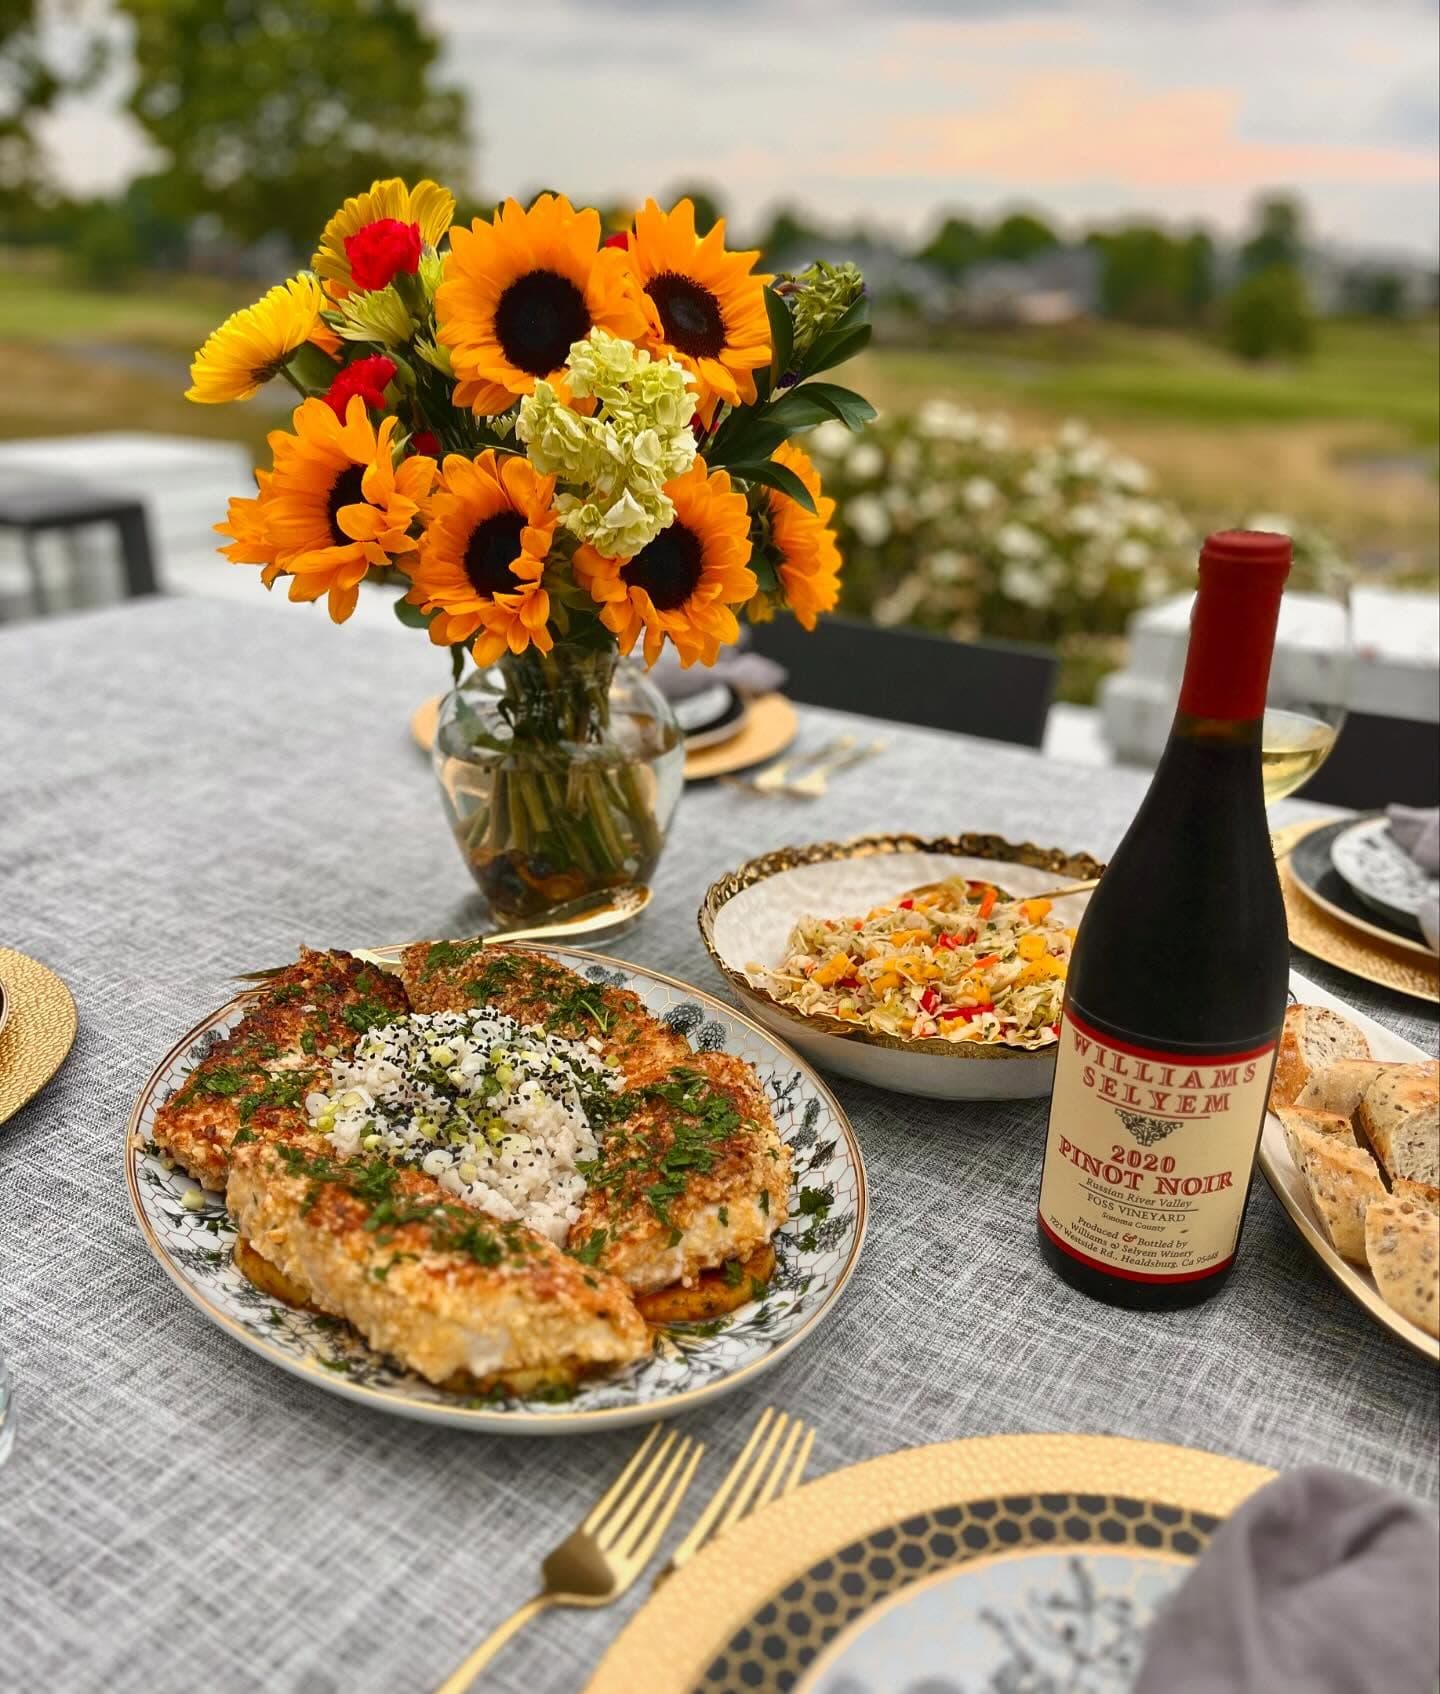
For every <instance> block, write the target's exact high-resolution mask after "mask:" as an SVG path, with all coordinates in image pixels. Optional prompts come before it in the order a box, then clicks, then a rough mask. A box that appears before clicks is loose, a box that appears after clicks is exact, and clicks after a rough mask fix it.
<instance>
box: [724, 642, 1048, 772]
mask: <svg viewBox="0 0 1440 1694" xmlns="http://www.w3.org/2000/svg"><path fill="white" fill-rule="evenodd" d="M750 637H751V646H752V647H753V648H754V649H755V651H756V652H757V653H764V654H765V655H766V656H767V657H768V658H771V659H774V660H775V661H776V663H777V664H781V665H784V667H785V669H786V670H787V671H788V672H789V673H790V680H789V682H788V684H787V685H786V688H785V692H786V693H787V694H788V695H789V697H790V698H791V699H792V700H795V701H797V702H799V703H800V704H801V705H805V706H833V707H835V708H837V709H839V710H841V711H851V712H865V713H867V714H869V715H870V716H872V717H878V718H888V719H889V720H890V721H891V722H894V723H913V724H921V725H923V726H924V727H925V728H927V729H950V730H956V731H958V732H959V733H960V734H962V735H979V736H984V737H985V738H986V739H988V740H991V741H1013V742H1016V743H1018V744H1019V745H1020V746H1022V747H1038V746H1039V745H1040V741H1041V738H1042V736H1043V735H1044V733H1045V719H1046V717H1047V716H1048V714H1049V711H1050V701H1051V698H1052V696H1053V694H1054V692H1055V673H1056V670H1057V668H1058V666H1057V663H1056V659H1055V655H1054V654H1053V653H1050V652H1047V651H1046V650H1045V649H1044V648H1041V647H1021V646H1011V645H1009V644H1007V643H1003V642H998V641H978V642H969V641H951V640H949V639H948V638H947V637H945V636H943V635H930V634H927V633H925V632H924V631H921V630H914V629H881V628H879V627H878V626H877V625H875V624H869V623H861V622H859V621H858V620H857V619H854V618H821V620H820V622H819V624H818V626H817V627H816V629H815V630H814V632H813V633H809V634H807V633H806V631H805V630H803V629H802V628H801V627H800V626H799V624H797V623H796V622H795V621H794V619H793V618H789V617H779V618H776V619H775V621H774V622H773V623H763V624H755V625H754V626H753V627H752V628H751V630H750Z"/></svg>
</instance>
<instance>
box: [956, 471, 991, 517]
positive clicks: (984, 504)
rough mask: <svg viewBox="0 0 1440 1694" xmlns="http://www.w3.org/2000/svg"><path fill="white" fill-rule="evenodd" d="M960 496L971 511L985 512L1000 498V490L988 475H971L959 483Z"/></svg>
mask: <svg viewBox="0 0 1440 1694" xmlns="http://www.w3.org/2000/svg"><path fill="white" fill-rule="evenodd" d="M960 498H961V499H962V500H963V501H964V502H965V504H966V505H967V506H968V507H969V508H970V510H971V511H972V512H987V511H989V509H990V508H991V507H992V506H993V505H994V504H995V502H996V501H997V500H998V499H999V498H1000V491H999V490H998V489H997V488H996V486H995V484H994V483H993V482H991V480H990V479H989V477H988V476H972V477H968V478H967V479H966V480H965V482H963V483H962V484H961V485H960Z"/></svg>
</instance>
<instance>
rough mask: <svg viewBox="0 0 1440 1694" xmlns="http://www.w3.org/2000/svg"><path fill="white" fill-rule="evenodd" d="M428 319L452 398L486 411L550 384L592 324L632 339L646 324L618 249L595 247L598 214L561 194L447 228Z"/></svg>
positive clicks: (514, 203) (597, 243)
mask: <svg viewBox="0 0 1440 1694" xmlns="http://www.w3.org/2000/svg"><path fill="white" fill-rule="evenodd" d="M435 317H436V321H437V323H438V324H439V326H440V327H439V331H438V334H437V339H438V340H439V341H440V342H441V343H442V345H444V346H445V347H447V348H448V349H449V350H450V363H451V364H452V366H453V367H454V370H455V374H456V376H457V377H458V378H459V381H458V383H457V384H456V388H455V404H456V405H457V406H470V407H473V408H474V410H475V411H476V412H479V413H481V414H482V415H484V416H487V417H488V416H493V415H494V414H495V413H496V412H503V411H505V410H506V408H507V407H509V406H511V405H512V404H513V403H514V401H515V400H516V399H517V398H518V397H519V396H520V395H523V394H533V393H534V392H535V384H536V382H537V381H538V380H539V379H540V378H542V377H544V378H548V379H550V380H551V381H556V380H557V379H558V377H559V375H560V371H561V367H562V366H563V365H564V363H565V360H566V358H567V357H568V355H569V352H570V346H571V343H572V342H575V341H579V340H581V339H582V338H583V337H584V336H586V335H588V334H589V333H590V331H591V330H592V329H593V328H594V327H595V326H596V325H597V324H598V325H599V326H600V328H601V329H608V330H609V331H610V332H611V334H612V335H618V336H620V337H622V338H623V339H625V340H627V341H636V340H638V339H639V338H640V336H641V334H642V333H643V332H644V330H645V323H646V320H645V312H644V309H643V307H642V306H641V303H640V300H639V298H638V297H637V295H636V292H635V284H634V280H633V278H632V277H631V274H630V268H629V265H628V263H627V261H626V255H625V254H624V252H622V251H621V250H619V249H618V248H613V247H606V248H603V249H602V247H601V245H600V214H599V213H598V212H594V211H583V212H577V211H576V210H575V209H574V207H573V206H572V205H571V204H570V202H569V201H568V200H567V199H566V198H565V196H564V195H563V194H560V195H551V194H542V195H541V196H540V197H539V199H538V200H536V202H535V204H534V205H533V206H532V207H531V208H530V209H529V211H526V210H525V209H524V207H522V206H521V205H520V204H519V203H518V202H517V201H515V200H507V201H506V202H505V204H504V206H503V207H501V209H500V211H499V212H498V213H497V214H496V216H495V218H494V220H493V222H489V223H487V222H486V221H485V219H483V218H476V220H475V221H474V223H473V224H471V226H470V228H469V229H461V228H459V227H457V228H455V229H452V230H451V232H450V255H449V257H448V258H447V259H446V261H445V278H444V281H443V282H442V283H441V284H440V286H439V288H437V289H436V291H435Z"/></svg>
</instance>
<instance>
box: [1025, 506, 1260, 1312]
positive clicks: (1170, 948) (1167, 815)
mask: <svg viewBox="0 0 1440 1694" xmlns="http://www.w3.org/2000/svg"><path fill="white" fill-rule="evenodd" d="M1289 569H1290V542H1289V539H1288V537H1286V536H1283V535H1270V534H1267V533H1264V532H1262V531H1255V530H1227V531H1223V532H1221V533H1219V534H1217V535H1212V536H1210V537H1209V539H1208V540H1207V541H1206V542H1205V545H1204V547H1203V549H1202V550H1201V554H1200V578H1199V591H1198V593H1197V595H1196V598H1195V606H1194V610H1193V612H1192V614H1191V621H1190V648H1189V652H1188V654H1187V656H1186V662H1185V677H1184V682H1183V684H1182V685H1181V690H1180V702H1179V710H1178V711H1177V713H1176V716H1175V721H1174V725H1173V726H1172V728H1171V731H1170V739H1169V742H1168V743H1167V745H1166V748H1165V752H1164V754H1163V755H1162V757H1161V760H1160V763H1159V765H1158V766H1157V768H1156V771H1155V776H1154V779H1153V781H1152V782H1151V784H1150V791H1149V793H1148V794H1147V795H1146V796H1145V799H1144V801H1143V802H1142V804H1141V806H1140V810H1139V812H1138V813H1137V814H1136V816H1135V820H1134V822H1133V823H1132V824H1131V826H1130V828H1129V830H1128V832H1127V833H1126V835H1125V838H1124V840H1123V841H1122V842H1121V843H1120V847H1119V849H1118V850H1117V852H1116V853H1115V856H1114V858H1113V859H1112V860H1111V863H1110V866H1109V868H1108V869H1107V870H1106V872H1105V875H1104V876H1103V877H1102V878H1101V880H1100V886H1099V887H1098V888H1097V889H1096V890H1095V893H1094V894H1093V895H1092V896H1091V899H1090V904H1089V906H1088V908H1087V909H1086V912H1085V916H1084V920H1083V922H1082V923H1081V925H1080V931H1079V934H1078V935H1077V937H1076V941H1075V947H1074V952H1073V956H1072V959H1071V964H1070V973H1069V978H1068V981H1067V983H1066V991H1065V1009H1064V1013H1063V1016H1062V1020H1061V1026H1060V1048H1059V1053H1058V1056H1057V1060H1056V1067H1055V1089H1054V1093H1053V1095H1052V1097H1051V1104H1050V1123H1049V1129H1048V1132H1047V1135H1046V1145H1045V1165H1044V1171H1043V1174H1042V1177H1041V1183H1040V1206H1039V1232H1040V1251H1041V1254H1042V1256H1043V1257H1044V1258H1045V1260H1046V1262H1047V1263H1048V1264H1049V1265H1050V1266H1051V1267H1052V1268H1053V1269H1054V1270H1056V1271H1058V1272H1059V1274H1060V1275H1061V1276H1062V1277H1063V1278H1064V1279H1065V1280H1066V1281H1067V1282H1068V1283H1070V1284H1071V1286H1072V1287H1075V1288H1078V1289H1080V1290H1081V1291H1082V1292H1084V1293H1086V1294H1090V1295H1093V1296H1094V1297H1095V1298H1097V1299H1101V1300H1108V1301H1110V1302H1111V1303H1112V1304H1115V1305H1123V1306H1136V1307H1142V1308H1147V1309H1151V1310H1170V1309H1172V1308H1175V1307H1179V1306H1189V1305H1194V1304H1196V1303H1198V1302H1199V1301H1201V1300H1206V1299H1209V1298H1210V1297H1211V1296H1212V1295H1214V1294H1216V1293H1218V1292H1219V1290H1220V1288H1221V1286H1222V1285H1223V1284H1224V1282H1225V1281H1226V1279H1227V1278H1228V1276H1229V1274H1230V1271H1231V1268H1232V1266H1233V1265H1234V1261H1235V1253H1236V1249H1237V1247H1238V1245H1239V1240H1240V1226H1241V1222H1242V1220H1243V1216H1244V1211H1245V1201H1246V1198H1247V1196H1248V1194H1249V1190H1250V1182H1251V1178H1252V1176H1253V1174H1254V1167H1255V1155H1256V1152H1257V1150H1258V1146H1259V1140H1260V1129H1261V1125H1262V1124H1263V1122H1264V1117H1265V1103H1266V1096H1267V1095H1268V1093H1269V1086H1270V1073H1271V1072H1272V1070H1273V1069H1274V1065H1275V1049H1276V1043H1277V1041H1278V1038H1279V1033H1280V1026H1281V1023H1282V1021H1283V1019H1284V1015H1285V1002H1286V995H1287V990H1288V977H1289V948H1288V942H1287V939H1286V930H1285V907H1284V902H1283V900H1282V899H1281V895H1280V884H1279V879H1278V878H1277V876H1276V872H1275V859H1274V854H1273V852H1272V851H1271V847H1270V835H1269V830H1268V829H1267V827H1266V820H1265V798H1264V791H1263V787H1262V781H1261V720H1262V717H1263V715H1264V710H1265V689H1266V684H1267V681H1268V678H1269V674H1270V659H1271V654H1272V652H1273V650H1274V646H1275V626H1276V623H1277V621H1278V619H1279V614H1280V595H1281V591H1282V589H1283V588H1284V584H1285V578H1286V575H1287V574H1288V572H1289Z"/></svg>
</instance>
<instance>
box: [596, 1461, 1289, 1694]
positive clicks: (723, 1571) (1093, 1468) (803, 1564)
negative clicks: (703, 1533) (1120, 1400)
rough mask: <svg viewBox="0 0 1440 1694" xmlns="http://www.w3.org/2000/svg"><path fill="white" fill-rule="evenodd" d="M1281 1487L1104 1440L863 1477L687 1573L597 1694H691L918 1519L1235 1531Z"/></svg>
mask: <svg viewBox="0 0 1440 1694" xmlns="http://www.w3.org/2000/svg"><path fill="white" fill-rule="evenodd" d="M1273 1475H1274V1472H1273V1471H1268V1470H1263V1469H1262V1468H1261V1467H1260V1466H1259V1465H1247V1464H1242V1463H1241V1462H1240V1461H1239V1460H1238V1459H1225V1458H1221V1457H1220V1456H1219V1455H1218V1454H1215V1453H1202V1452H1198V1451H1196V1450H1194V1449H1192V1448H1186V1447H1167V1446H1161V1445H1159V1444H1157V1443H1154V1442H1149V1441H1128V1440H1124V1439H1121V1438H1120V1437H1117V1436H1104V1435H996V1436H981V1437H978V1438H974V1439H971V1440H966V1441H948V1442H945V1443H943V1444H941V1445H939V1446H934V1447H911V1448H908V1449H907V1450H906V1451H904V1452H900V1453H889V1454H887V1455H886V1456H885V1457H883V1458H879V1459H870V1460H868V1461H867V1462H865V1463H864V1464H858V1465H851V1466H850V1467H849V1468H848V1469H846V1470H841V1471H835V1472H833V1473H832V1474H831V1475H829V1476H824V1477H821V1478H820V1479H819V1481H817V1482H812V1483H808V1484H807V1485H806V1486H805V1487H804V1488H797V1489H796V1490H795V1492H794V1493H793V1494H788V1495H786V1496H785V1497H784V1498H783V1499H781V1500H777V1501H776V1502H775V1503H774V1504H773V1505H769V1506H766V1507H765V1508H764V1510H763V1511H759V1512H756V1513H755V1514H754V1515H753V1516H752V1517H748V1518H746V1519H745V1520H744V1521H743V1522H742V1523H739V1524H736V1525H735V1526H734V1528H732V1529H729V1530H727V1531H726V1533H725V1534H724V1535H723V1536H720V1537H718V1538H717V1540H716V1541H713V1542H711V1543H710V1545H709V1546H707V1547H706V1548H705V1549H704V1551H703V1552H701V1553H700V1554H699V1555H698V1556H697V1557H696V1558H695V1559H694V1560H692V1561H691V1563H689V1564H688V1565H682V1566H681V1568H680V1569H679V1570H678V1571H676V1572H675V1574H674V1575H673V1576H671V1577H670V1578H669V1579H668V1580H667V1581H666V1582H664V1583H663V1584H662V1585H661V1586H660V1587H659V1588H658V1589H657V1590H656V1591H655V1594H654V1596H653V1597H652V1598H651V1599H650V1601H649V1602H648V1603H647V1604H646V1605H645V1606H643V1607H642V1608H641V1610H640V1611H639V1612H637V1613H636V1614H635V1616H634V1617H633V1618H632V1619H631V1620H630V1623H629V1625H628V1626H627V1627H626V1629H625V1630H624V1632H623V1633H622V1634H621V1635H620V1636H619V1638H618V1639H617V1640H616V1641H615V1643H614V1645H613V1646H612V1647H611V1648H610V1651H609V1652H608V1653H607V1654H606V1655H605V1657H604V1659H603V1660H602V1661H601V1663H600V1665H599V1667H598V1669H597V1670H596V1672H595V1675H594V1677H593V1678H592V1680H591V1681H590V1683H589V1684H588V1685H587V1687H586V1694H635V1691H636V1690H638V1689H644V1691H645V1694H690V1690H692V1689H693V1688H694V1687H695V1685H696V1683H697V1682H698V1681H699V1680H700V1679H701V1676H702V1674H703V1672H704V1670H705V1667H706V1666H707V1664H708V1663H709V1662H710V1660H711V1658H712V1657H713V1655H714V1653H715V1652H716V1651H717V1650H718V1648H719V1647H721V1646H723V1644H724V1643H725V1642H726V1641H728V1640H729V1639H730V1636H731V1635H732V1633H733V1632H734V1631H735V1630H736V1629H738V1628H739V1627H740V1626H741V1625H742V1624H743V1623H745V1622H746V1620H747V1619H748V1618H749V1617H750V1616H751V1615H752V1614H753V1612H754V1610H755V1608H756V1607H757V1606H759V1605H761V1604H763V1602H764V1601H765V1600H766V1599H768V1598H769V1597H770V1596H771V1595H774V1594H776V1593H778V1592H779V1591H780V1590H781V1589H782V1588H783V1587H784V1586H785V1585H786V1583H787V1582H789V1581H791V1580H793V1579H794V1578H795V1577H796V1576H798V1575H799V1574H800V1573H801V1572H803V1571H805V1570H808V1569H809V1567H810V1566H811V1565H812V1564H814V1563H815V1562H816V1561H817V1560H819V1559H823V1558H825V1557H827V1556H828V1555H829V1554H831V1553H833V1552H834V1551H835V1550H836V1549H837V1548H839V1547H843V1546H844V1545H845V1544H846V1543H847V1542H850V1541H858V1540H861V1539H863V1538H864V1537H865V1536H867V1535H869V1534H870V1533H872V1532H873V1531H874V1530H877V1529H882V1528H885V1527H887V1526H889V1525H892V1524H896V1523H899V1522H900V1521H902V1520H903V1519H904V1518H906V1517H909V1516H913V1515H915V1514H917V1513H920V1512H926V1511H931V1510H934V1509H936V1508H938V1507H944V1506H949V1505H952V1504H955V1503H957V1502H960V1501H964V1500H975V1499H982V1498H986V1499H989V1498H999V1497H1002V1496H1005V1495H1011V1494H1013V1495H1020V1494H1047V1493H1051V1494H1060V1493H1071V1494H1123V1495H1127V1496H1130V1497H1131V1498H1134V1499H1139V1500H1153V1501H1160V1502H1163V1503H1165V1504H1167V1505H1172V1506H1183V1507H1186V1508H1188V1509H1189V1510H1192V1511H1200V1512H1206V1513H1210V1514H1212V1515H1213V1516H1215V1517H1221V1518H1223V1517H1228V1516H1229V1514H1230V1513H1231V1512H1232V1511H1234V1509H1235V1508H1236V1506H1238V1505H1239V1504H1240V1502H1241V1501H1242V1500H1244V1499H1245V1498H1246V1497H1247V1495H1249V1494H1252V1493H1253V1492H1254V1491H1255V1489H1257V1488H1259V1487H1260V1486H1261V1485H1262V1484H1263V1483H1266V1482H1268V1481H1269V1480H1270V1478H1271V1477H1272V1476H1273ZM703 1476H704V1473H703V1472H702V1477H703ZM708 1481H709V1483H710V1484H711V1485H713V1483H714V1481H715V1478H714V1477H711V1478H709V1479H708Z"/></svg>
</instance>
